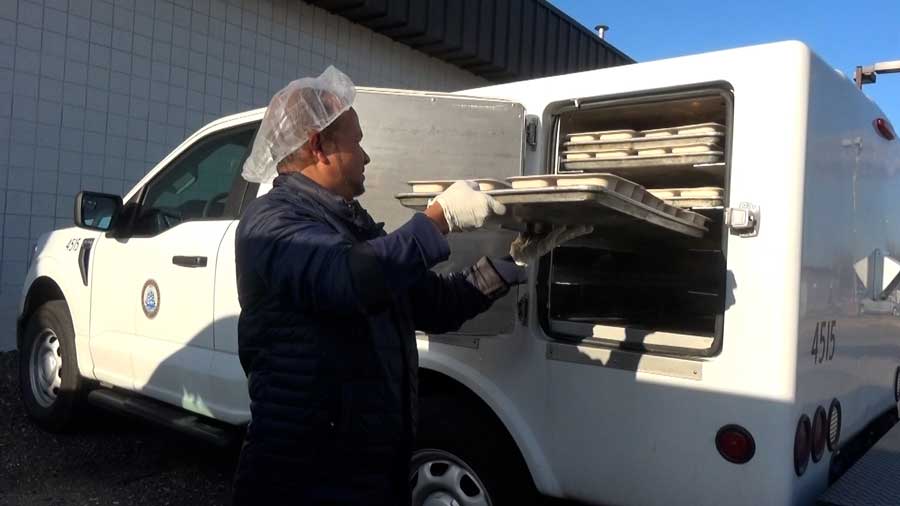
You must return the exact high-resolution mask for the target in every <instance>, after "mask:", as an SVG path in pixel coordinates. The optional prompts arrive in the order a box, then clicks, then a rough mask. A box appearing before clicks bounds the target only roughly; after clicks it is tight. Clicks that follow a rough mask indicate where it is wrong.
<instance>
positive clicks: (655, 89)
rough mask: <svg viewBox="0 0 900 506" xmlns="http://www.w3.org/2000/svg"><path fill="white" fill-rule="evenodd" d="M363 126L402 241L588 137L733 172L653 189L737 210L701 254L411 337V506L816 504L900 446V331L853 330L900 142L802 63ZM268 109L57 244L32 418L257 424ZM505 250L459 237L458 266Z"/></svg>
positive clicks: (22, 326)
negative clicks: (452, 205)
mask: <svg viewBox="0 0 900 506" xmlns="http://www.w3.org/2000/svg"><path fill="white" fill-rule="evenodd" d="M775 76H777V78H776V77H775ZM355 107H356V109H357V110H358V112H359V116H360V119H361V123H362V127H363V131H364V132H365V140H364V142H363V144H364V147H365V149H366V151H368V153H369V154H370V155H371V158H372V163H371V164H370V165H369V166H368V167H367V169H366V181H367V187H368V189H367V193H366V194H365V195H364V196H363V198H362V201H363V204H364V206H365V207H366V208H367V209H368V210H369V211H370V212H371V213H372V215H373V216H375V217H376V219H380V220H385V221H386V222H387V228H388V229H389V230H390V229H392V228H394V227H396V226H398V225H399V224H401V223H402V222H403V221H405V220H406V219H407V218H408V217H409V215H410V213H411V211H409V210H408V209H406V208H404V207H402V206H401V205H399V204H398V202H397V201H396V200H395V199H394V195H395V194H397V193H399V192H403V191H407V187H406V182H407V181H408V180H412V179H419V180H422V179H446V178H448V177H451V178H470V177H492V178H498V179H502V178H506V177H509V176H517V175H522V174H525V175H532V174H545V173H553V172H554V171H556V170H559V166H560V152H561V150H562V144H563V140H564V139H565V138H566V135H568V134H571V133H572V132H578V131H591V130H594V131H597V130H610V129H640V130H647V129H655V128H664V127H671V126H673V125H681V124H692V123H703V122H716V123H719V124H722V125H725V136H724V139H725V142H724V160H723V161H722V162H721V163H713V164H708V165H706V166H686V167H673V168H670V169H668V170H667V171H663V172H661V173H660V174H658V176H659V177H660V178H661V180H662V184H664V185H665V186H682V187H683V186H696V185H704V186H710V185H711V186H720V187H722V188H724V189H725V196H724V202H723V203H722V205H720V206H712V207H707V208H703V209H696V211H697V212H700V213H702V214H704V215H705V216H707V217H708V218H710V220H711V221H710V224H709V226H708V229H709V232H708V233H706V234H705V235H704V236H703V237H701V238H680V237H675V236H670V235H658V236H657V235H654V234H653V233H647V232H646V231H641V230H640V223H638V222H634V223H632V222H629V221H627V220H626V221H623V222H622V223H621V224H620V225H619V226H618V227H616V228H615V229H606V230H603V229H601V230H599V231H597V232H595V234H594V235H595V236H596V237H595V240H587V239H585V240H583V241H576V242H575V243H574V244H572V245H569V246H566V247H563V248H559V249H558V250H556V251H555V252H554V253H553V254H552V255H548V256H547V257H545V258H544V259H543V260H542V262H541V263H540V265H535V266H532V267H531V268H530V269H531V270H530V279H531V281H530V282H529V283H528V284H527V285H525V286H522V287H520V288H519V289H518V291H514V293H511V294H509V295H508V296H507V297H506V298H504V299H501V300H500V301H498V303H497V304H495V306H494V307H493V308H492V309H491V310H490V311H489V312H487V313H485V314H483V315H481V316H479V317H478V318H476V319H474V320H472V321H471V322H469V323H468V324H467V325H465V326H464V327H463V328H462V329H460V331H458V332H456V333H453V334H448V335H440V336H438V335H424V334H420V335H418V344H419V354H420V357H421V360H420V362H421V365H420V367H421V371H420V382H421V385H420V395H421V397H422V408H421V409H422V416H421V427H420V442H419V443H420V444H419V446H420V449H419V450H418V451H417V452H416V454H415V457H414V462H413V463H412V466H411V479H412V480H413V484H414V496H415V499H416V504H417V505H450V504H460V505H491V504H493V505H497V504H500V506H504V505H505V504H506V503H505V502H504V500H509V499H506V498H511V497H521V496H522V494H523V493H525V492H528V491H531V490H535V491H537V492H540V493H541V494H544V495H547V496H552V497H557V498H566V499H572V500H577V501H580V502H583V503H588V504H624V505H656V504H685V505H722V504H729V505H758V504H770V505H788V504H801V505H802V504H811V503H813V502H815V500H816V498H817V497H818V496H819V495H820V494H821V493H822V492H823V491H824V490H825V489H826V487H827V486H828V484H829V480H830V478H829V474H830V473H831V475H832V476H831V479H833V478H834V477H835V476H837V475H838V474H840V472H841V470H842V469H843V468H846V467H847V466H848V465H849V463H851V462H852V457H853V455H854V454H858V453H861V451H862V450H858V451H851V450H852V449H854V448H857V447H859V446H860V444H857V443H856V441H857V440H858V436H860V435H863V434H870V433H871V428H872V427H873V426H876V425H877V426H886V427H890V426H891V425H892V423H893V422H894V421H896V411H897V402H898V399H900V383H898V381H900V368H898V366H900V319H898V318H897V316H895V314H893V312H874V313H869V312H865V311H864V312H862V313H863V314H860V313H861V311H860V310H859V308H860V307H862V306H861V305H864V306H865V307H869V306H872V305H873V304H876V303H872V302H869V303H863V302H862V301H863V300H871V301H878V300H884V299H888V298H893V297H895V295H894V294H893V291H894V290H895V289H896V279H895V275H896V274H897V272H896V269H893V268H892V267H891V265H893V264H892V263H890V262H888V261H887V260H886V259H892V258H894V257H896V256H897V255H900V251H894V250H893V249H892V248H895V247H896V246H897V245H898V244H900V225H898V221H897V220H896V219H894V217H895V216H898V215H900V204H898V203H900V199H898V198H897V195H900V144H898V142H897V141H896V140H895V139H894V133H893V130H892V129H891V126H890V123H889V122H888V121H887V119H886V118H885V116H884V113H883V112H882V111H881V110H880V109H879V108H878V107H877V106H876V105H875V104H874V103H873V102H871V101H870V100H869V99H868V98H867V97H866V96H864V95H863V94H862V93H860V92H859V91H858V90H857V89H856V87H855V86H854V85H853V83H852V82H851V81H850V80H849V79H847V78H845V77H844V76H842V75H840V74H839V73H838V72H836V71H835V70H833V69H832V68H831V67H830V66H828V65H827V64H826V63H825V62H823V61H822V60H821V59H820V58H819V57H818V56H816V55H815V54H814V53H813V52H811V51H810V49H809V48H808V47H806V46H805V45H803V44H802V43H798V42H782V43H775V44H768V45H761V46H755V47H747V48H740V49H734V50H728V51H721V52H714V53H708V54H699V55H694V56H687V57H682V58H675V59H669V60H662V61H654V62H647V63H640V64H635V65H628V66H623V67H616V68H611V69H604V70H596V71H589V72H583V73H578V74H573V75H564V76H557V77H549V78H544V79H537V80H533V81H527V82H518V83H511V84H505V85H499V86H492V87H487V88H481V89H474V90H467V91H464V92H459V93H456V94H440V93H423V92H412V91H402V90H381V89H366V88H360V89H359V94H358V99H357V103H356V105H355ZM263 112H264V110H263V109H259V110H255V111H249V112H246V113H241V114H236V115H233V116H229V117H226V118H223V119H220V120H218V121H215V122H213V123H210V124H209V125H207V126H205V127H203V128H201V129H200V130H199V131H197V132H196V133H195V134H193V135H192V136H191V137H189V138H188V139H187V140H186V141H184V142H183V143H182V144H181V145H180V146H178V147H177V148H176V149H175V150H174V151H173V152H172V153H171V154H170V155H168V156H167V157H166V158H165V159H163V160H162V161H161V162H160V163H159V164H158V165H157V166H156V167H154V168H153V169H152V170H150V171H149V172H148V173H147V175H146V176H145V177H144V178H143V179H142V180H141V181H140V182H139V183H138V184H137V185H136V186H135V187H134V189H132V190H131V191H130V192H129V193H128V194H126V195H125V196H124V199H122V198H120V197H117V196H112V195H102V194H92V193H82V194H80V195H79V198H78V199H77V200H78V201H77V204H76V213H75V214H76V216H75V222H76V225H78V226H77V227H72V228H67V229H64V230H56V231H53V232H51V233H49V234H47V235H45V236H43V237H42V238H41V239H40V241H39V243H38V244H37V246H36V247H35V253H34V257H33V258H32V260H31V264H30V269H29V272H28V275H27V279H26V281H25V286H24V290H23V294H22V300H21V304H20V306H19V325H18V347H19V350H20V356H21V360H22V362H21V366H22V367H21V385H22V397H23V400H24V403H25V406H26V408H27V411H28V413H29V415H30V416H31V417H32V418H33V419H34V420H35V421H37V422H38V423H40V424H41V425H43V426H44V427H47V428H50V429H63V428H66V427H67V426H69V424H70V422H71V421H72V420H73V419H74V417H75V416H76V413H77V408H78V407H79V405H80V403H81V402H83V401H85V400H88V401H90V402H91V403H93V404H98V405H101V406H105V407H107V408H113V409H118V410H121V411H125V412H127V413H132V414H138V415H141V416H145V417H148V418H151V419H154V420H156V421H159V422H162V423H166V424H168V425H170V426H173V427H176V428H178V429H181V430H184V431H187V432H191V433H194V434H197V435H200V436H202V437H206V438H208V439H210V440H214V441H219V440H221V439H222V437H223V436H224V435H226V434H227V433H228V430H227V429H228V428H229V427H236V428H240V427H241V426H242V425H243V424H246V423H247V421H248V419H249V416H250V413H249V401H248V394H247V386H246V379H245V377H244V373H243V371H242V370H241V367H240V364H239V362H238V356H237V324H236V322H237V317H238V314H239V310H240V308H239V306H238V300H237V293H236V286H235V263H234V233H235V228H236V225H237V222H238V220H239V219H240V216H241V211H242V209H244V208H245V206H246V204H247V203H248V202H249V201H250V200H252V199H253V198H255V197H256V196H258V195H261V194H263V193H265V192H266V191H267V190H268V187H266V186H258V185H254V184H249V183H247V182H246V181H244V180H243V179H241V177H240V169H241V166H242V162H243V160H244V157H245V156H247V154H248V153H247V151H248V149H249V146H250V144H251V141H252V138H253V135H254V131H255V129H256V128H257V126H258V124H259V122H260V120H261V118H262V116H263ZM895 190H897V191H895ZM123 201H124V205H123ZM895 211H896V212H895ZM511 238H512V235H511V234H510V233H508V232H497V231H482V232H475V233H472V234H462V235H460V236H458V237H453V238H452V241H453V244H452V251H453V255H452V258H451V260H450V262H448V263H447V265H442V266H440V268H441V269H454V268H457V267H460V266H464V265H468V264H469V263H471V262H472V261H473V260H474V259H476V258H477V257H479V256H481V255H483V254H501V255H502V254H505V253H506V251H505V249H506V248H507V247H508V245H509V241H510V240H511ZM876 305H877V304H876ZM873 424H874V425H873ZM454 501H455V502H454Z"/></svg>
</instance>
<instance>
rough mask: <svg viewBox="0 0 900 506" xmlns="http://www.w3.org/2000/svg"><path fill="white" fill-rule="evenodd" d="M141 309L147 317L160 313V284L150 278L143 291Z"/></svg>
mask: <svg viewBox="0 0 900 506" xmlns="http://www.w3.org/2000/svg"><path fill="white" fill-rule="evenodd" d="M141 309H143V310H144V315H145V316H146V317H147V318H151V319H152V318H155V317H156V314H157V313H159V286H157V284H156V281H153V280H152V279H148V280H147V282H146V283H144V289H143V290H142V291H141Z"/></svg>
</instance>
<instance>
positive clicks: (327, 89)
mask: <svg viewBox="0 0 900 506" xmlns="http://www.w3.org/2000/svg"><path fill="white" fill-rule="evenodd" d="M355 97H356V88H355V87H354V86H353V81H351V80H350V78H349V77H347V76H346V75H345V74H344V73H343V72H341V71H340V70H338V69H336V68H335V67H334V66H329V67H328V68H327V69H325V71H324V72H322V74H321V75H320V76H319V77H304V78H302V79H297V80H295V81H291V82H290V83H288V85H287V86H285V87H284V88H282V89H281V90H280V91H278V93H276V94H275V96H273V97H272V101H271V102H269V107H268V108H267V109H266V114H265V116H263V119H262V123H261V124H260V125H259V131H257V133H256V139H255V140H254V141H253V149H252V150H251V151H250V156H249V157H247V160H246V161H245V162H244V169H243V171H242V172H241V175H242V176H243V177H244V179H246V180H247V181H250V182H253V183H269V182H271V181H272V180H273V179H275V175H276V173H277V170H276V169H277V166H278V162H280V161H281V160H283V159H284V158H285V157H286V156H288V155H290V154H291V153H293V152H294V151H297V150H298V149H300V148H301V147H302V146H303V145H304V144H306V142H307V141H308V140H309V136H310V135H311V134H314V133H317V132H321V131H322V130H324V129H325V127H327V126H328V125H330V124H331V122H332V121H334V120H335V119H337V117H338V116H340V115H341V114H343V113H344V112H346V111H347V110H348V109H350V106H352V105H353V99H354V98H355Z"/></svg>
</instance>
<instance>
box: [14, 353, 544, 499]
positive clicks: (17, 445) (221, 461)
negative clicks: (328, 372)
mask: <svg viewBox="0 0 900 506" xmlns="http://www.w3.org/2000/svg"><path fill="white" fill-rule="evenodd" d="M17 362H18V354H17V353H16V352H7V353H2V352H0V505H2V506H7V505H9V506H20V505H21V506H38V505H79V506H80V505H89V506H92V505H122V506H130V505H135V506H141V505H147V506H149V505H153V506H181V505H183V506H206V505H210V506H213V505H216V506H219V505H226V506H227V505H229V504H230V503H231V500H230V494H231V478H232V474H233V472H234V466H235V464H236V463H237V453H236V451H235V450H221V449H217V448H213V447H210V446H208V445H205V444H203V443H201V442H199V441H195V440H193V439H189V438H186V437H182V436H180V435H179V434H177V433H174V432H172V431H168V430H163V429H158V428H156V427H154V426H152V425H149V424H147V423H144V422H141V421H139V420H134V419H131V418H125V417H120V416H114V415H110V414H107V413H105V412H92V413H91V414H90V415H89V417H88V418H87V420H86V421H85V423H84V424H83V425H84V427H83V428H81V429H79V430H78V431H77V432H74V433H72V434H65V435H57V434H49V433H46V432H43V431H42V430H40V429H38V428H37V427H36V426H35V425H34V424H32V423H31V422H30V421H29V420H28V419H27V418H26V416H25V413H24V411H23V410H22V403H21V402H20V400H19V391H18V376H17V374H18V363H17ZM542 504H543V506H550V505H551V504H552V505H554V506H562V503H557V502H547V503H542ZM501 506H503V505H501Z"/></svg>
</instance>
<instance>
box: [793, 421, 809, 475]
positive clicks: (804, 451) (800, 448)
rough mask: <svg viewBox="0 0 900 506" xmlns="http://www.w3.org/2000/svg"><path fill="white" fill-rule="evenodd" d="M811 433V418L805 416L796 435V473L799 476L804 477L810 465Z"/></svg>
mask: <svg viewBox="0 0 900 506" xmlns="http://www.w3.org/2000/svg"><path fill="white" fill-rule="evenodd" d="M810 432H812V428H811V427H810V423H809V417H808V416H806V415H803V416H801V417H800V421H799V422H797V432H796V433H795V434H794V471H795V472H796V473H797V476H803V473H805V472H806V467H807V466H808V465H809V453H810Z"/></svg>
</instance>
